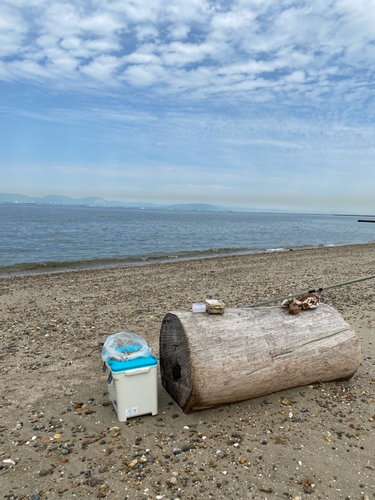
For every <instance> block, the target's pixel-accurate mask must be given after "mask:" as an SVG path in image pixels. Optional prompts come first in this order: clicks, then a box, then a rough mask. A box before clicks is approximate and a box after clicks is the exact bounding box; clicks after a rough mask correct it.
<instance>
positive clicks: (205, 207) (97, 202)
mask: <svg viewBox="0 0 375 500" xmlns="http://www.w3.org/2000/svg"><path fill="white" fill-rule="evenodd" d="M0 203H38V204H46V205H86V206H90V207H123V208H139V209H142V208H145V209H146V208H147V209H158V210H196V211H202V212H203V211H210V212H273V213H275V212H279V213H282V212H290V210H278V209H258V208H244V207H241V208H240V207H236V208H228V207H223V206H219V205H209V204H207V203H177V204H174V205H156V204H155V203H142V202H131V203H123V202H122V201H113V200H111V201H108V200H105V199H104V198H100V197H95V196H90V197H88V198H71V197H70V196H59V195H55V194H49V195H47V196H43V197H38V196H26V195H24V194H9V193H0Z"/></svg>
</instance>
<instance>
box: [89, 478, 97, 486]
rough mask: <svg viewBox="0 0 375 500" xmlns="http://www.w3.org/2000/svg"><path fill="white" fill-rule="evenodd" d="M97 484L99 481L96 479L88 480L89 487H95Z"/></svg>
mask: <svg viewBox="0 0 375 500" xmlns="http://www.w3.org/2000/svg"><path fill="white" fill-rule="evenodd" d="M98 482H99V479H97V478H96V477H92V478H91V479H90V482H89V485H90V486H95V485H97V484H98Z"/></svg>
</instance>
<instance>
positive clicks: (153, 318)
mask: <svg viewBox="0 0 375 500" xmlns="http://www.w3.org/2000/svg"><path fill="white" fill-rule="evenodd" d="M374 273H375V245H374V244H367V245H353V246H345V247H330V248H321V249H313V250H300V251H291V252H280V253H268V254H255V255H245V256H234V257H220V258H214V259H204V260H192V261H183V262H173V263H165V264H152V265H147V266H141V267H121V268H110V269H100V270H89V271H74V272H66V273H55V274H39V275H35V276H24V277H13V278H4V279H1V280H0V294H1V299H0V302H1V304H0V312H1V315H0V345H1V352H0V358H1V359H0V367H1V368H0V369H1V381H2V384H1V400H0V406H1V421H0V442H1V448H0V450H1V451H0V453H1V457H0V469H1V470H0V477H1V481H0V482H1V485H2V486H1V492H2V494H3V496H4V495H7V496H6V497H5V498H8V499H10V498H14V499H15V498H17V499H21V498H30V499H31V498H33V495H34V500H37V498H38V497H37V496H35V495H39V498H43V499H44V498H51V499H53V498H60V497H64V498H77V497H79V498H81V497H82V498H104V497H106V498H107V497H108V498H121V499H125V498H128V499H129V500H130V499H136V498H140V499H158V500H160V499H161V498H164V499H175V498H183V499H195V498H199V499H209V498H232V499H236V498H246V499H247V498H249V499H252V498H254V499H255V498H256V499H265V498H268V499H269V498H295V499H298V498H299V497H300V498H316V499H318V498H329V499H336V498H348V497H349V498H350V499H357V498H358V499H359V498H366V497H365V496H364V495H368V498H371V497H373V495H374V493H375V478H374V474H375V471H374V467H375V458H374V453H373V450H374V445H375V437H374V432H375V408H374V402H375V390H374V383H375V373H374V368H373V366H374V361H373V359H372V358H373V346H374V345H375V338H374V335H373V327H372V323H373V321H374V318H375V315H374V308H373V298H374V286H375V280H371V281H365V282H362V283H358V284H355V285H351V286H348V287H343V288H339V289H332V290H330V291H326V292H325V291H323V293H322V294H321V299H322V300H323V301H324V302H326V303H328V304H331V305H332V306H333V307H335V308H336V309H337V310H338V311H339V312H340V313H341V314H342V316H343V317H344V319H345V320H346V321H348V322H349V323H350V324H351V325H352V326H353V328H354V329H355V331H356V332H357V335H358V337H359V339H360V342H361V347H362V355H363V359H362V364H361V366H360V368H359V370H358V372H357V373H356V375H355V376H354V377H353V378H352V379H351V380H350V381H349V382H342V383H326V384H315V385H313V386H306V387H300V388H296V389H291V390H289V391H283V392H279V393H275V394H271V395H268V396H264V397H261V398H257V399H253V400H250V401H244V402H241V403H238V404H232V405H229V406H225V407H221V408H217V409H214V410H207V411H204V412H199V413H195V414H191V415H184V414H183V413H182V411H181V410H180V408H179V407H178V406H177V405H176V403H174V402H173V400H172V399H171V398H170V396H169V395H168V394H167V393H166V392H165V391H164V389H163V388H162V386H161V383H160V380H159V382H158V395H159V414H158V415H157V416H156V417H152V416H151V415H146V416H141V417H138V418H134V419H130V420H128V422H127V423H119V422H118V421H117V419H116V414H115V411H114V410H113V408H112V406H111V405H108V394H107V383H106V377H105V375H104V374H102V372H101V367H102V361H101V356H100V351H101V344H102V343H103V342H104V341H105V339H106V338H107V336H108V335H110V334H112V333H116V332H119V331H130V332H134V333H137V334H139V335H141V336H142V337H144V338H146V340H147V342H148V343H149V345H150V346H151V347H152V348H153V351H154V354H155V355H156V356H158V341H159V331H160V326H161V322H162V319H163V317H164V315H165V314H166V313H167V312H168V311H171V310H176V309H182V310H189V309H190V308H191V303H192V302H197V301H203V300H204V299H206V298H210V297H212V298H219V299H221V300H223V301H224V302H225V303H226V304H227V306H228V307H241V306H245V305H248V304H251V303H254V302H258V301H261V300H267V299H269V298H272V297H278V296H283V295H286V294H289V293H295V292H298V291H303V290H306V289H309V288H315V287H320V286H325V285H329V284H332V283H338V282H342V281H346V280H349V279H354V278H357V277H361V276H367V275H371V274H374ZM300 314H303V313H300ZM192 446H194V448H192ZM187 448H192V449H190V451H183V450H184V449H185V450H186V449H187ZM7 460H11V462H4V461H7ZM12 462H14V464H12Z"/></svg>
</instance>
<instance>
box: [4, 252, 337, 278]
mask: <svg viewBox="0 0 375 500" xmlns="http://www.w3.org/2000/svg"><path fill="white" fill-rule="evenodd" d="M334 246H341V245H333V244H327V245H321V244H318V245H305V246H295V247H279V248H238V247H233V248H210V249H205V250H190V251H181V252H167V253H163V252H154V253H149V254H146V255H131V256H129V255H127V256H123V257H109V258H102V259H86V260H85V259H83V260H67V261H43V262H22V263H15V264H12V265H8V266H0V278H4V277H11V276H23V275H29V274H42V273H57V272H64V271H65V272H67V271H74V270H84V269H103V268H107V267H120V266H140V265H145V264H154V263H165V262H175V261H183V260H196V259H206V258H214V257H224V256H235V255H247V254H259V253H273V252H287V251H290V250H295V251H298V250H308V249H313V248H323V247H334Z"/></svg>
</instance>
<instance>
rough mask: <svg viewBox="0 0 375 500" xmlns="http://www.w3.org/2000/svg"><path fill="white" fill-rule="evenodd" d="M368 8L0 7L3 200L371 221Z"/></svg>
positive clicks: (141, 1)
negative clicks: (96, 200)
mask: <svg viewBox="0 0 375 500" xmlns="http://www.w3.org/2000/svg"><path fill="white" fill-rule="evenodd" d="M374 76H375V0H366V1H364V0H356V1H355V2H354V1H353V0H337V1H336V0H332V1H328V0H315V1H314V0H311V1H309V2H305V1H289V0H246V1H245V0H244V1H243V0H238V1H222V2H218V1H207V0H174V1H173V2H171V1H166V0H138V1H127V0H64V1H63V2H60V1H58V0H9V1H7V0H5V1H4V0H3V1H1V0H0V192H3V193H17V194H26V195H30V196H44V195H47V194H60V195H66V196H71V197H73V198H74V197H77V198H78V197H85V196H98V197H103V198H105V199H108V200H118V201H123V202H135V201H141V202H150V203H160V204H163V203H211V204H216V205H217V204H219V205H224V206H232V207H236V206H237V207H239V206H241V207H255V208H258V209H262V208H267V209H269V208H277V209H281V210H282V209H286V210H296V211H306V212H316V211H320V212H338V213H339V212H341V213H374V212H375V206H374V200H375V196H374V187H375V124H374V109H375V108H374V87H375V79H374Z"/></svg>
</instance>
